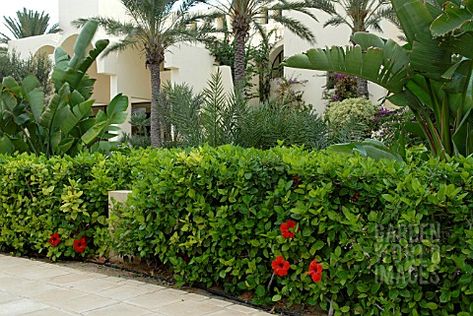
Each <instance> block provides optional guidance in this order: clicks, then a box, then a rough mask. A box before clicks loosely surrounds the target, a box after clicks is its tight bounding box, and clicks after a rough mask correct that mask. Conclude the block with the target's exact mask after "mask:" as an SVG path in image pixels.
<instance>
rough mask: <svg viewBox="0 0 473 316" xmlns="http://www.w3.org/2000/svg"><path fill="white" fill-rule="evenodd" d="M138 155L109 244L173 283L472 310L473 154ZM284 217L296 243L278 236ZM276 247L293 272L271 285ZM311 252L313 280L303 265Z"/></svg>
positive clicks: (451, 311)
mask: <svg viewBox="0 0 473 316" xmlns="http://www.w3.org/2000/svg"><path fill="white" fill-rule="evenodd" d="M141 157H142V158H141V161H140V165H139V167H138V168H137V169H135V171H134V172H133V178H134V179H135V180H136V181H135V182H134V185H133V190H134V194H133V195H132V197H131V199H130V200H129V204H128V207H127V208H125V209H123V210H122V214H121V220H120V224H119V225H118V228H117V230H116V231H115V241H116V244H115V245H116V246H117V249H118V250H119V251H120V252H121V253H123V254H132V255H138V256H141V257H144V258H150V259H158V260H160V261H161V262H162V263H163V264H165V265H167V266H169V267H171V268H172V269H173V271H174V273H175V276H176V279H177V280H178V281H179V282H180V283H181V284H184V283H185V284H195V283H200V284H204V285H206V286H211V285H220V286H222V287H224V288H225V289H226V290H227V291H229V292H232V293H235V292H239V291H251V292H254V295H255V298H254V299H255V301H257V302H260V303H262V302H268V299H271V298H272V299H273V300H279V299H282V300H284V301H286V302H287V303H304V304H316V305H320V306H322V307H323V308H324V309H325V310H328V309H329V306H330V305H332V307H333V308H334V310H335V311H338V312H340V313H342V312H343V313H344V314H347V315H353V314H360V315H378V314H383V315H400V314H405V315H457V314H458V315H466V314H459V313H460V312H464V313H469V312H473V304H472V301H473V300H472V296H473V288H472V285H471V284H472V275H471V271H472V268H473V262H472V258H473V257H472V256H473V231H472V228H471V225H470V223H469V220H468V219H471V218H472V216H473V213H472V212H473V195H472V183H473V177H472V174H473V160H472V159H471V158H469V159H464V158H457V159H455V160H452V161H451V162H448V163H446V162H439V161H438V160H435V159H432V160H430V161H428V162H426V163H419V162H417V160H416V159H415V158H412V156H411V158H410V159H411V162H409V163H407V164H404V163H402V164H399V163H396V162H393V161H379V162H375V161H374V160H370V159H364V158H361V157H359V156H353V157H348V156H344V155H335V154H330V155H327V154H325V153H323V152H305V151H302V150H300V149H281V148H276V149H273V150H271V151H258V150H244V149H239V148H235V147H229V146H226V147H221V148H217V149H214V148H203V149H195V150H193V151H191V152H183V151H154V152H146V153H143V155H141ZM156 161H160V166H159V167H157V166H156ZM289 218H292V219H293V220H294V221H296V222H297V223H298V229H296V230H295V231H296V233H295V237H294V238H293V239H285V238H284V237H282V236H281V235H280V232H279V230H280V224H281V223H283V222H285V221H286V220H287V219H289ZM279 255H281V256H283V257H284V258H285V259H286V260H288V261H289V262H290V263H291V268H290V270H289V271H288V275H287V276H286V277H276V279H275V280H274V282H273V283H272V286H271V287H270V290H269V292H268V290H267V285H268V283H269V280H270V278H271V261H272V260H274V259H275V258H276V257H277V256H279ZM313 259H317V261H318V262H321V263H322V264H323V268H324V276H323V278H322V280H321V282H319V283H314V282H313V281H312V280H311V279H310V277H309V276H308V275H307V271H308V266H309V263H310V262H311V260H313Z"/></svg>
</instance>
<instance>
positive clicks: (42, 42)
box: [9, 0, 397, 133]
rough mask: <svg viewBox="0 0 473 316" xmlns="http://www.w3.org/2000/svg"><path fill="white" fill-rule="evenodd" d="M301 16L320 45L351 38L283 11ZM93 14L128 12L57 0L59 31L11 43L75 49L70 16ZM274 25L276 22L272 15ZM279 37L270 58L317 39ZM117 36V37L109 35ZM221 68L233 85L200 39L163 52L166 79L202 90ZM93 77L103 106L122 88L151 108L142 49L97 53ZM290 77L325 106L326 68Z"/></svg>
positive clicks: (103, 0)
mask: <svg viewBox="0 0 473 316" xmlns="http://www.w3.org/2000/svg"><path fill="white" fill-rule="evenodd" d="M285 14H289V15H291V16H292V17H295V18H297V19H299V20H300V21H302V22H303V23H304V24H305V25H307V26H308V27H310V28H311V29H312V30H313V32H314V34H315V35H316V38H317V44H316V45H317V46H319V47H324V46H332V45H345V44H347V43H348V41H349V36H350V31H349V29H348V28H344V27H343V26H341V27H338V28H323V23H324V21H325V20H326V19H327V18H328V15H327V14H325V13H322V12H320V11H317V12H316V15H317V17H318V18H319V22H316V21H314V20H312V19H310V18H309V17H308V16H305V15H301V14H297V13H285ZM94 16H102V17H112V18H115V19H121V20H123V19H126V13H125V10H124V8H123V7H122V5H121V3H120V0H59V26H60V28H61V29H62V32H61V33H58V34H48V35H41V36H35V37H28V38H24V39H19V40H12V41H10V42H9V49H10V50H11V51H13V50H14V51H16V53H19V54H20V55H21V56H22V57H27V56H29V55H34V54H38V53H46V54H52V53H53V52H54V49H55V48H56V47H58V46H62V47H63V48H64V49H65V50H66V51H67V52H69V53H72V48H73V45H74V41H75V39H76V37H77V36H78V30H77V29H76V28H75V27H73V26H72V25H71V22H72V21H74V20H76V19H78V18H88V17H94ZM269 24H270V26H269V27H270V28H273V27H278V26H277V25H276V24H272V22H271V21H269ZM385 30H386V32H385V35H384V36H385V37H392V38H395V37H397V30H396V28H395V27H394V26H393V25H388V24H386V25H385ZM278 37H280V38H281V40H280V41H279V42H278V44H277V45H276V46H275V48H274V50H273V52H272V54H271V60H274V61H275V62H279V60H281V59H282V58H283V57H284V56H291V55H293V54H296V53H301V52H303V51H305V50H307V49H308V48H310V47H312V46H313V45H312V44H310V43H307V42H306V41H304V40H301V39H300V38H298V37H297V36H296V35H294V34H293V33H291V32H290V31H287V30H285V29H284V28H282V27H280V26H279V30H278ZM103 38H110V36H108V35H107V34H106V33H105V32H104V31H103V30H99V32H97V35H96V40H99V39H103ZM111 40H112V41H113V38H112V39H111ZM217 68H220V69H221V71H222V74H223V79H224V86H225V88H226V89H227V91H231V90H232V87H233V83H232V75H231V70H230V68H229V67H226V66H217V65H216V63H215V60H214V58H213V56H211V55H210V53H209V52H208V51H207V50H206V49H205V48H204V47H203V46H202V45H199V44H180V45H178V46H175V47H172V48H171V49H170V50H169V51H168V52H167V53H166V56H165V63H164V65H163V71H162V81H163V82H166V81H169V82H171V83H187V84H188V85H190V86H191V87H192V88H193V89H194V91H195V92H201V91H202V90H203V89H204V88H205V87H206V85H207V81H208V80H209V79H210V77H211V75H212V74H213V73H214V72H215V71H216V70H217ZM89 74H90V75H91V77H93V78H95V79H97V82H96V86H95V90H94V96H93V97H94V99H95V100H96V106H97V107H100V106H104V105H106V104H108V103H109V101H110V100H111V99H112V98H113V97H114V96H115V95H116V94H118V93H123V94H125V95H127V96H128V97H129V100H130V105H131V106H130V107H129V113H130V114H131V113H132V111H140V110H141V111H144V110H146V109H147V108H148V109H149V103H150V95H151V87H150V78H149V73H148V70H147V69H146V68H145V61H144V58H143V54H142V52H140V51H136V50H132V49H129V50H127V51H124V52H120V53H112V54H110V55H108V56H106V57H102V58H99V59H98V60H97V61H96V62H95V63H94V65H93V66H92V67H91V70H90V71H89ZM284 74H285V77H286V78H294V79H298V80H302V81H307V82H306V84H305V85H303V86H300V87H299V89H302V90H303V91H304V99H305V101H306V102H308V103H310V104H312V105H313V106H314V108H315V109H316V110H317V111H318V112H322V111H323V109H324V107H325V105H326V101H325V100H323V99H322V91H323V86H324V85H325V77H324V74H323V73H318V72H314V71H304V70H299V69H297V70H296V69H285V70H284ZM370 88H371V89H370V92H371V93H372V99H373V100H377V99H379V98H380V97H381V96H382V95H383V94H384V93H385V92H384V91H383V90H382V89H380V88H377V87H374V86H371V87H370ZM122 129H123V131H124V132H125V133H131V126H130V124H129V123H125V124H124V125H123V126H122Z"/></svg>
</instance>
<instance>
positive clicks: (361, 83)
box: [356, 78, 370, 99]
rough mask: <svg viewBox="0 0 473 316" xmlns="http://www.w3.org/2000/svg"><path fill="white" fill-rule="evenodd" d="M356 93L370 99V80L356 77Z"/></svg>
mask: <svg viewBox="0 0 473 316" xmlns="http://www.w3.org/2000/svg"><path fill="white" fill-rule="evenodd" d="M356 93H357V94H358V96H359V97H362V98H366V99H369V97H370V92H369V90H368V81H367V80H366V79H362V78H356Z"/></svg>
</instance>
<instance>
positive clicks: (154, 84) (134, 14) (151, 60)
mask: <svg viewBox="0 0 473 316" xmlns="http://www.w3.org/2000/svg"><path fill="white" fill-rule="evenodd" d="M121 2H122V4H123V5H124V7H125V8H126V11H127V14H128V15H129V16H130V17H131V21H129V22H122V21H117V20H114V19H111V18H104V17H94V18H92V20H95V21H97V22H98V23H99V24H100V25H101V26H102V27H104V28H105V30H106V31H107V33H108V34H109V35H113V36H117V37H119V38H121V39H120V40H119V41H118V42H117V43H115V44H112V45H111V46H110V48H109V49H108V50H107V51H106V52H105V54H107V53H110V52H112V51H117V50H124V49H127V48H129V47H134V48H138V49H140V50H142V51H143V53H144V55H145V59H146V67H147V69H148V70H149V72H150V75H151V130H150V137H151V145H152V146H153V147H159V146H161V145H162V144H163V137H164V135H165V131H164V129H163V128H162V127H161V120H162V118H161V116H160V113H159V109H158V100H159V98H160V92H161V66H162V64H163V62H164V56H165V52H166V50H167V49H168V48H169V47H171V46H172V45H174V44H176V43H178V42H182V41H192V40H194V39H196V38H197V34H198V33H199V32H204V31H205V30H206V28H207V27H208V26H207V25H203V26H199V28H197V29H196V28H193V27H190V25H191V24H193V23H194V22H196V21H198V20H199V19H200V16H199V15H198V14H191V13H190V12H189V11H190V10H191V9H192V7H194V6H195V5H196V4H197V2H198V1H197V0H181V1H179V0H121ZM86 21H87V19H80V20H77V21H75V22H74V24H75V25H76V26H80V25H83V24H84V23H85V22H86Z"/></svg>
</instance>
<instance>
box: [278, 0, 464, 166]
mask: <svg viewBox="0 0 473 316" xmlns="http://www.w3.org/2000/svg"><path fill="white" fill-rule="evenodd" d="M391 4H392V7H393V9H394V11H395V13H396V16H397V18H398V20H399V24H400V26H401V29H402V31H403V32H404V34H405V36H406V40H407V44H406V45H400V44H398V43H396V42H395V41H394V40H392V39H384V38H381V37H379V36H377V35H374V34H370V33H364V32H360V33H356V34H355V35H354V36H353V37H352V41H353V42H354V43H355V44H356V46H354V47H346V48H342V47H332V48H326V49H321V48H317V49H311V50H309V51H307V52H306V53H304V54H300V55H296V56H293V57H291V58H289V59H288V61H287V66H290V67H295V68H304V69H314V70H324V71H333V72H341V73H345V74H349V75H355V76H359V77H361V78H364V79H367V80H370V81H372V82H374V83H377V84H378V85H380V86H382V87H384V88H386V89H387V90H389V92H390V98H389V99H390V101H391V102H393V103H394V104H396V105H399V106H408V107H409V108H410V109H411V110H412V112H413V113H414V114H415V116H416V120H417V122H418V125H417V129H418V130H419V131H421V132H422V135H423V136H424V138H425V140H426V142H427V143H428V144H429V147H430V149H431V151H432V153H433V154H434V155H437V156H439V157H443V158H446V157H447V156H450V155H457V154H461V155H465V156H466V155H470V154H472V153H473V137H471V135H472V134H473V111H472V109H473V94H472V91H473V90H472V83H473V80H472V79H473V75H472V73H473V54H472V50H471V42H472V38H473V28H472V27H471V26H472V23H473V22H472V21H473V19H472V17H473V6H472V4H471V1H469V0H457V1H447V0H437V1H424V0H410V1H405V0H391Z"/></svg>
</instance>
